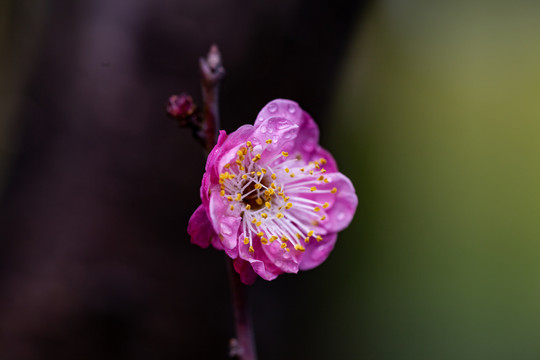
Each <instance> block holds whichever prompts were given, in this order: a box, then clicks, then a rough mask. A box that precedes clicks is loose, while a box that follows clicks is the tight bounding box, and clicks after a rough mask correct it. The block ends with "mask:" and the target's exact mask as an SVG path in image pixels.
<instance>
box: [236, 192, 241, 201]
mask: <svg viewBox="0 0 540 360" xmlns="http://www.w3.org/2000/svg"><path fill="white" fill-rule="evenodd" d="M236 200H237V201H240V200H242V194H240V193H238V194H236Z"/></svg>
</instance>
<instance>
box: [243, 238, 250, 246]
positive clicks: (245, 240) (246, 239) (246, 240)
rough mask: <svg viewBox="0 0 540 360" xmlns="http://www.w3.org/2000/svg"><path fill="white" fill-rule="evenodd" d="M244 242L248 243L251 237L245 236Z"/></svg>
mask: <svg viewBox="0 0 540 360" xmlns="http://www.w3.org/2000/svg"><path fill="white" fill-rule="evenodd" d="M244 244H246V245H247V244H249V238H247V237H245V238H244Z"/></svg>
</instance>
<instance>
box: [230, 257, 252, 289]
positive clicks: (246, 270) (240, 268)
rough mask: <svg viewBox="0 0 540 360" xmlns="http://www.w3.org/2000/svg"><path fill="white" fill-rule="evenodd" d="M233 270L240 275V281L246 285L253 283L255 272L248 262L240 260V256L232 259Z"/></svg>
mask: <svg viewBox="0 0 540 360" xmlns="http://www.w3.org/2000/svg"><path fill="white" fill-rule="evenodd" d="M233 265H234V270H236V272H237V273H238V275H240V281H242V282H243V283H244V284H246V285H253V283H254V282H255V280H256V279H257V274H255V272H254V271H253V268H252V267H251V265H250V264H249V262H247V261H245V260H242V259H240V258H237V259H234V261H233Z"/></svg>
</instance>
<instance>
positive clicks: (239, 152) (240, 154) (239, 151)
mask: <svg viewBox="0 0 540 360" xmlns="http://www.w3.org/2000/svg"><path fill="white" fill-rule="evenodd" d="M236 154H238V156H243V155H244V153H243V152H242V150H238V151H237V152H236Z"/></svg>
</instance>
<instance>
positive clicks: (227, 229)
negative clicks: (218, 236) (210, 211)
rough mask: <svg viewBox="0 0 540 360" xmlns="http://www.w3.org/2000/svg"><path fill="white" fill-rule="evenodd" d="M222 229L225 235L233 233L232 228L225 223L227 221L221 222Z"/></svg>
mask: <svg viewBox="0 0 540 360" xmlns="http://www.w3.org/2000/svg"><path fill="white" fill-rule="evenodd" d="M220 229H221V233H222V234H223V235H225V236H230V235H232V229H231V227H230V226H229V225H227V224H225V223H221V225H220Z"/></svg>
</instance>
